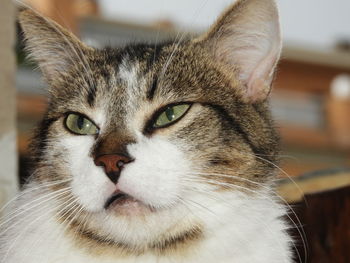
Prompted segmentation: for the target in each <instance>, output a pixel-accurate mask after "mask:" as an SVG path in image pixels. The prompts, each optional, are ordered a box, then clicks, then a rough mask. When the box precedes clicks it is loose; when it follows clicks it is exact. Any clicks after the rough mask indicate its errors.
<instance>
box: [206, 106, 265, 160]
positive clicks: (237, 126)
mask: <svg viewBox="0 0 350 263" xmlns="http://www.w3.org/2000/svg"><path fill="white" fill-rule="evenodd" d="M204 106H209V107H210V108H212V109H213V110H215V111H216V112H217V114H218V116H219V117H220V118H221V119H223V120H224V121H225V122H227V123H229V124H230V125H231V126H232V128H233V129H234V130H235V131H237V133H238V134H239V135H240V136H241V137H242V138H243V140H244V141H245V143H246V144H247V145H249V147H250V148H251V150H252V151H253V153H254V154H263V153H264V151H263V150H262V149H260V148H259V147H257V146H256V145H255V144H254V142H253V141H252V140H251V139H250V138H249V131H247V132H246V131H245V130H244V129H243V127H242V126H241V125H240V123H239V122H238V121H236V120H235V119H234V118H233V117H232V116H230V114H229V113H228V112H227V111H226V110H225V109H224V108H223V107H222V106H220V105H217V104H211V103H206V104H204Z"/></svg>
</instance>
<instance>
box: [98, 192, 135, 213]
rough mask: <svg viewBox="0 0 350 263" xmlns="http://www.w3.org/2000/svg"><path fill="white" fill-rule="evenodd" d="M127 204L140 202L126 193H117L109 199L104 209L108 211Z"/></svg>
mask: <svg viewBox="0 0 350 263" xmlns="http://www.w3.org/2000/svg"><path fill="white" fill-rule="evenodd" d="M126 202H138V201H137V200H136V199H135V198H133V197H131V196H129V195H127V194H125V193H121V192H118V193H115V194H113V195H112V196H111V197H110V198H108V199H107V201H106V203H105V205H104V208H105V209H108V208H111V207H114V206H117V205H123V204H125V203H126Z"/></svg>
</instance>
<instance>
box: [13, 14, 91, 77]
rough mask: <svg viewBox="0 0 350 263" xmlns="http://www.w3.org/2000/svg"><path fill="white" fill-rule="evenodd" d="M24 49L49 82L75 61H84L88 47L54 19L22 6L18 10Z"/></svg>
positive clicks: (65, 70)
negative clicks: (24, 43) (24, 44)
mask: <svg viewBox="0 0 350 263" xmlns="http://www.w3.org/2000/svg"><path fill="white" fill-rule="evenodd" d="M19 23H20V25H21V28H22V30H23V32H24V37H25V42H26V49H27V50H28V51H29V55H30V57H31V58H33V59H34V60H35V61H36V62H37V63H38V65H39V67H40V69H41V71H42V73H43V75H44V77H45V79H46V80H47V81H48V82H49V83H50V82H52V81H54V80H55V79H57V78H59V77H60V76H61V74H62V73H64V72H67V71H68V70H69V68H70V67H71V66H72V65H74V64H76V63H84V59H85V56H86V53H87V52H89V50H91V48H89V47H87V46H86V45H84V44H83V43H82V42H81V41H80V40H79V39H78V38H77V37H75V36H74V35H73V34H72V33H70V32H69V31H68V30H66V29H64V28H63V27H62V26H60V25H59V24H57V23H56V22H54V21H52V20H50V19H48V18H45V17H43V16H41V15H39V14H38V13H36V12H35V11H32V10H30V9H25V10H23V11H21V12H20V14H19Z"/></svg>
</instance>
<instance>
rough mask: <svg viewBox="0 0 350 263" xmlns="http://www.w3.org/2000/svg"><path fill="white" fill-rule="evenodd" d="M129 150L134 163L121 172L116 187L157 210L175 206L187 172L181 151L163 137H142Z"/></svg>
mask: <svg viewBox="0 0 350 263" xmlns="http://www.w3.org/2000/svg"><path fill="white" fill-rule="evenodd" d="M128 151H129V153H130V154H131V156H132V157H133V158H134V159H135V161H134V162H132V163H130V164H128V165H127V166H126V167H125V169H124V170H123V172H122V174H121V177H120V179H119V182H118V188H119V189H120V190H121V191H123V192H125V193H127V194H129V195H131V196H133V197H135V198H136V199H139V200H141V201H142V202H144V203H146V204H148V205H151V206H153V207H156V208H157V207H170V206H173V205H174V204H176V203H177V202H178V200H179V198H180V197H181V194H182V192H183V184H182V183H181V181H182V178H183V177H184V175H185V174H187V173H188V172H189V171H190V167H189V163H188V161H187V160H186V158H185V156H184V154H183V153H182V151H181V149H179V147H177V146H175V145H174V144H173V143H171V142H169V141H168V140H167V139H165V138H160V137H153V138H146V137H143V138H141V139H140V140H139V142H138V143H135V144H132V145H129V146H128Z"/></svg>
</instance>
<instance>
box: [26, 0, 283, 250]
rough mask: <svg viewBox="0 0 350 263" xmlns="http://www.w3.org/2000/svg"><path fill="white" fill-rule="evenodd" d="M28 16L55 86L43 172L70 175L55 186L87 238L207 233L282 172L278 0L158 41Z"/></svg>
mask: <svg viewBox="0 0 350 263" xmlns="http://www.w3.org/2000/svg"><path fill="white" fill-rule="evenodd" d="M261 2H266V3H263V4H261ZM260 12H262V13H263V14H264V16H265V17H264V16H259V17H257V18H256V19H255V20H256V21H254V19H253V21H250V20H249V19H248V20H247V19H246V18H247V16H249V15H257V14H260ZM244 13H245V14H244ZM256 13H257V14H256ZM265 20H266V21H265ZM264 22H266V23H265V24H266V25H264V24H262V23H264ZM21 23H22V26H23V29H24V31H25V33H26V37H27V41H28V45H29V48H30V50H31V52H32V55H33V56H34V58H35V59H37V60H38V62H39V65H40V66H41V68H42V70H43V73H44V75H45V77H46V79H47V81H48V83H49V85H50V94H51V98H50V106H49V109H48V112H47V114H46V116H45V119H44V121H43V123H42V125H41V127H40V131H39V133H38V135H37V141H36V142H35V143H34V144H33V148H34V159H35V160H36V162H37V177H36V179H35V180H37V181H38V182H39V183H47V182H52V183H55V182H62V183H59V184H58V183H56V184H55V185H54V186H53V187H52V189H51V190H50V191H62V193H64V195H61V196H60V197H58V198H57V199H58V200H59V202H61V203H62V204H64V206H66V208H65V209H63V210H61V213H60V218H61V219H60V220H62V224H69V228H71V229H72V231H73V232H74V233H75V237H77V236H79V240H80V241H81V242H84V240H89V242H90V241H91V240H94V241H96V242H97V243H98V242H99V241H101V240H108V241H110V242H111V243H113V244H120V246H123V247H124V249H129V250H132V251H136V250H142V249H146V248H152V247H153V248H157V249H160V250H162V249H165V248H166V246H171V243H172V242H173V243H174V244H176V245H178V244H177V241H178V240H182V241H181V242H182V243H184V242H183V240H185V241H186V240H188V241H193V240H197V239H198V240H200V239H201V237H202V236H203V235H205V234H206V231H207V230H208V229H207V228H208V227H209V226H208V224H209V225H210V223H209V222H211V221H215V220H214V219H212V217H213V216H212V215H211V213H217V215H220V213H223V214H225V212H224V211H225V210H227V209H229V208H228V207H227V205H222V204H223V203H226V201H229V200H230V198H236V197H237V196H239V194H238V193H240V194H242V195H253V194H254V193H256V192H257V191H259V189H260V190H261V184H264V183H267V182H269V180H270V179H271V176H272V175H273V167H272V165H271V162H273V161H275V158H276V151H277V149H276V148H277V147H276V145H277V144H276V141H277V139H276V135H275V133H274V130H273V128H272V126H271V120H270V118H269V114H268V111H267V107H266V105H265V102H264V101H265V99H266V96H267V94H268V92H269V87H270V84H271V79H272V77H271V75H272V72H273V68H274V65H275V64H276V61H277V59H278V57H279V52H280V44H279V41H280V40H279V33H278V21H277V13H276V10H275V5H274V4H273V2H272V1H268V0H266V1H254V0H250V1H241V2H240V3H238V4H236V5H235V6H234V7H232V8H231V9H229V10H228V11H227V12H226V14H225V15H224V16H223V17H222V18H221V19H220V20H219V22H218V23H217V24H216V25H215V26H214V27H213V28H212V30H211V31H210V32H209V33H208V34H207V35H205V36H203V37H201V38H198V39H195V40H191V41H187V42H183V43H176V42H175V43H168V44H163V45H156V46H155V45H131V46H128V47H125V48H121V49H104V50H94V49H91V48H88V47H86V46H84V45H83V44H81V43H80V42H79V41H78V40H77V39H76V38H74V37H73V36H72V35H70V34H69V33H67V32H66V31H64V30H63V29H61V28H59V27H58V25H56V24H52V23H49V22H47V21H45V20H44V19H43V18H40V17H38V16H36V15H35V14H33V13H32V12H30V11H25V12H24V13H22V16H21ZM275 23H276V24H275ZM259 27H260V29H259ZM244 31H246V32H244ZM259 38H261V39H259ZM61 180H62V181H61ZM63 189H67V191H65V190H63ZM101 242H102V241H101ZM101 242H100V243H101ZM169 243H170V245H169ZM162 244H163V245H164V247H162Z"/></svg>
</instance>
